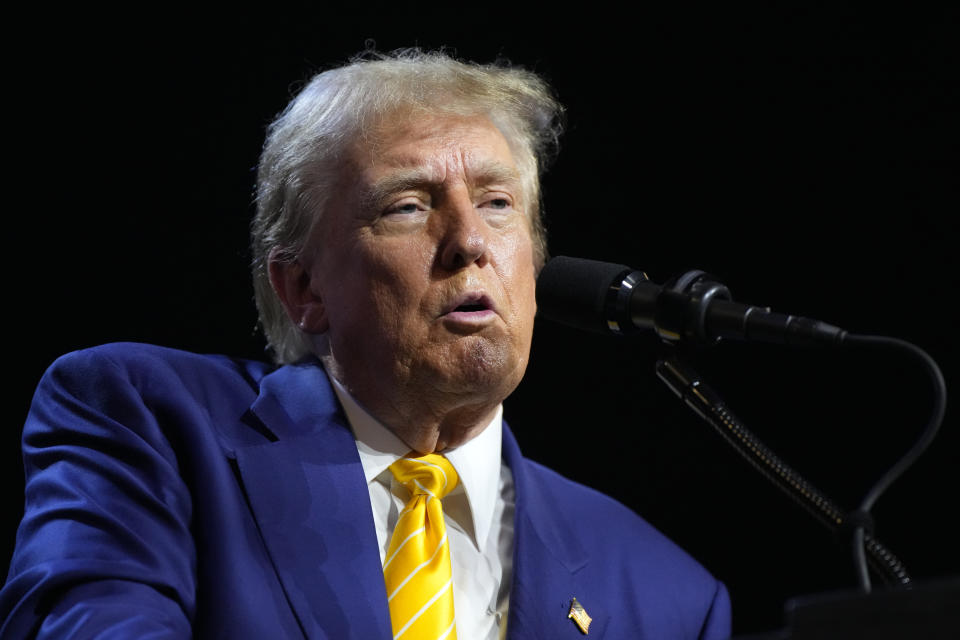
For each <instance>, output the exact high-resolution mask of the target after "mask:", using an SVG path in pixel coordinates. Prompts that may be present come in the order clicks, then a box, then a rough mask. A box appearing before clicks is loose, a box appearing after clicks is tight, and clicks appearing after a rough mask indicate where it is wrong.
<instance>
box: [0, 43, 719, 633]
mask: <svg viewBox="0 0 960 640" xmlns="http://www.w3.org/2000/svg"><path fill="white" fill-rule="evenodd" d="M559 109H560V108H559V106H558V105H557V104H556V102H555V101H554V100H553V98H552V97H551V95H550V92H549V90H548V88H547V87H546V86H545V85H544V84H543V82H542V81H541V80H540V79H538V78H537V77H536V76H534V75H532V74H530V73H527V72H524V71H521V70H517V69H509V68H497V67H481V66H477V65H468V64H463V63H460V62H457V61H454V60H452V59H450V58H449V57H447V56H444V55H441V54H422V53H419V52H406V53H402V54H399V55H397V56H394V57H389V58H381V59H368V60H361V61H357V62H354V63H352V64H350V65H347V66H345V67H342V68H339V69H334V70H331V71H327V72H325V73H322V74H319V75H318V76H317V77H315V78H314V79H313V80H312V81H311V83H310V84H309V85H308V86H307V87H306V88H305V89H304V90H303V91H302V92H301V93H300V95H299V96H297V98H296V99H294V100H293V102H292V103H291V104H290V105H289V106H288V108H287V109H286V110H285V111H284V113H283V114H281V116H280V117H279V118H278V119H277V121H276V122H274V124H273V125H272V126H271V128H270V131H269V135H268V139H267V142H266V145H265V147H264V152H263V155H262V158H261V163H260V169H259V174H258V212H257V217H256V220H255V221H254V224H253V234H252V236H253V250H254V256H255V259H254V281H255V286H256V292H257V302H258V307H259V309H260V312H261V319H262V322H263V326H264V329H265V332H266V335H267V337H268V340H269V341H270V344H271V346H272V348H273V350H274V352H275V354H276V359H277V361H278V364H280V365H282V366H280V367H279V368H276V369H273V368H272V367H269V366H267V365H265V364H262V363H251V362H241V361H236V360H231V359H228V358H224V357H214V356H197V355H193V354H187V353H183V352H177V351H173V350H167V349H161V348H158V347H150V346H146V345H130V344H124V345H108V346H105V347H101V348H98V349H93V350H88V351H83V352H78V353H75V354H71V355H69V356H66V357H65V358H62V359H61V360H59V361H58V362H57V363H55V364H54V365H53V366H52V367H51V369H50V371H48V373H47V375H46V376H45V377H44V379H43V381H42V382H41V384H40V387H39V389H38V392H37V396H36V398H35V400H34V404H33V407H32V410H31V414H30V417H29V418H28V421H27V426H26V429H25V432H24V458H25V465H26V469H27V490H26V491H27V497H26V513H25V515H24V520H23V523H22V524H21V527H20V530H19V532H18V545H17V550H16V552H15V555H14V558H13V561H12V564H11V570H10V576H9V578H8V583H7V585H6V587H5V588H4V591H3V595H2V600H0V615H2V616H3V618H4V626H3V628H2V635H3V637H30V636H32V635H35V634H36V635H38V636H39V637H51V638H65V637H98V638H100V637H117V638H132V637H151V638H153V637H157V638H160V637H164V638H166V637H171V638H179V637H190V636H191V635H194V636H197V637H208V636H213V637H229V638H279V637H282V638H287V637H290V638H301V637H307V638H336V639H338V640H339V639H343V638H358V639H370V638H389V637H394V638H398V637H402V638H411V639H413V638H417V639H419V638H441V637H446V638H453V637H459V638H461V639H472V638H503V637H508V638H515V639H520V638H550V639H554V638H567V637H569V638H574V637H581V636H582V634H584V633H587V634H589V635H590V636H593V637H600V638H651V639H658V640H659V639H665V638H698V637H702V638H722V637H726V635H728V632H729V603H728V600H727V596H726V592H725V590H724V588H723V586H722V585H721V584H720V583H718V582H717V581H716V580H714V579H713V578H712V577H711V576H710V575H709V574H708V573H707V572H706V571H705V570H704V569H702V568H701V567H700V566H699V565H697V564H696V563H695V562H694V561H693V560H692V559H690V558H689V557H688V556H687V555H686V554H684V553H683V552H682V551H680V550H679V549H678V548H676V547H675V546H674V545H673V544H672V543H670V542H669V541H668V540H666V539H665V538H664V537H663V536H662V535H660V534H659V533H657V532H656V531H655V530H653V529H652V528H651V527H650V526H649V525H648V524H647V523H645V522H644V521H643V520H641V519H640V518H639V517H637V516H636V515H635V514H633V513H632V512H630V511H629V510H628V509H626V508H625V507H623V506H621V505H619V504H617V503H616V502H614V501H612V500H610V499H609V498H607V497H605V496H602V495H600V494H598V493H596V492H593V491H591V490H589V489H586V488H585V487H582V486H580V485H577V484H574V483H572V482H570V481H568V480H565V479H563V478H561V477H559V476H557V475H556V474H554V473H552V472H550V471H549V470H547V469H545V468H543V467H541V466H539V465H537V464H535V463H533V462H531V461H529V460H526V459H524V458H523V457H522V456H521V455H520V452H519V450H518V448H517V444H516V442H515V440H514V439H513V436H512V434H511V432H510V431H509V429H508V428H507V427H506V425H505V424H503V423H502V421H501V402H502V401H503V399H504V398H505V397H506V396H507V395H509V394H510V393H511V392H512V391H513V389H514V388H515V387H516V385H517V384H518V383H519V381H520V379H521V378H522V376H523V373H524V371H525V369H526V365H527V359H528V356H529V350H530V341H531V335H532V329H533V318H534V314H535V311H536V308H535V307H536V305H535V302H534V286H535V278H536V273H537V270H538V269H539V267H540V266H542V264H543V261H544V256H545V247H544V241H543V231H542V227H541V224H540V222H539V206H538V205H539V188H538V171H539V170H540V168H541V167H542V163H543V159H544V157H545V155H546V154H547V153H548V151H549V149H550V146H551V144H552V143H553V142H555V139H556V134H557V127H556V122H557V120H558V115H559ZM424 473H425V474H426V475H422V474H424ZM418 474H421V475H418ZM431 483H434V484H431ZM427 485H429V486H427ZM418 553H419V554H420V555H417V554H418ZM398 566H399V567H406V568H404V569H402V570H399V571H398V569H397V567H398ZM428 627H429V631H428V630H427V628H428Z"/></svg>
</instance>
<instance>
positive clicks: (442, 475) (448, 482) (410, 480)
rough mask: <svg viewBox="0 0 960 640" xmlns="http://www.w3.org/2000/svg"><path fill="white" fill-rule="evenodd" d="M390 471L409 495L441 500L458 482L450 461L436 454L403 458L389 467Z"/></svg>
mask: <svg viewBox="0 0 960 640" xmlns="http://www.w3.org/2000/svg"><path fill="white" fill-rule="evenodd" d="M390 471H391V472H392V473H393V477H394V478H396V479H397V482H399V483H400V484H402V485H403V486H405V487H406V488H407V490H408V491H410V494H411V495H430V496H433V497H435V498H443V497H444V496H445V495H447V494H448V493H450V492H451V491H453V489H454V488H455V487H456V486H457V482H458V481H459V480H460V478H459V476H457V472H456V470H455V469H454V468H453V465H452V464H450V461H449V460H447V459H446V458H444V457H443V456H441V455H439V454H436V453H428V454H427V455H425V456H418V457H416V458H412V457H410V456H409V455H408V456H405V457H403V458H400V459H399V460H397V461H396V462H394V463H393V464H392V465H390Z"/></svg>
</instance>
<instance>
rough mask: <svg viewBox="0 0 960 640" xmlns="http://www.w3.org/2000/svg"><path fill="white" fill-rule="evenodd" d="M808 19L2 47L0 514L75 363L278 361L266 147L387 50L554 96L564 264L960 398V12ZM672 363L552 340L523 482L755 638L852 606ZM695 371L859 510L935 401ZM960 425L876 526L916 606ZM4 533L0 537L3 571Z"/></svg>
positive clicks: (753, 12) (707, 357)
mask: <svg viewBox="0 0 960 640" xmlns="http://www.w3.org/2000/svg"><path fill="white" fill-rule="evenodd" d="M716 4H718V5H719V4H720V3H716ZM805 4H806V6H803V7H802V8H801V7H799V6H798V7H788V6H786V5H783V4H778V5H777V6H776V7H771V6H759V5H758V6H752V7H749V8H747V7H745V6H743V5H741V6H739V7H738V8H735V9H731V8H730V7H719V6H712V7H709V8H704V7H698V6H695V5H691V4H688V3H683V4H677V3H674V4H672V5H671V7H670V8H663V7H660V8H656V9H649V8H634V9H632V10H631V12H626V11H625V10H616V9H612V8H611V9H603V8H601V7H593V8H591V9H590V11H589V12H586V13H584V12H580V13H575V14H574V13H565V14H562V15H561V14H558V13H556V10H554V13H553V15H548V14H542V15H541V14H537V13H535V12H533V11H532V10H528V11H521V10H519V9H518V7H516V6H512V7H506V8H499V7H490V6H473V7H469V6H466V5H464V6H462V7H458V8H450V7H440V6H419V7H417V6H406V7H404V8H402V9H401V8H382V7H375V6H370V5H361V4H360V3H357V4H356V5H355V8H352V9H351V8H343V7H341V8H332V7H330V6H322V5H314V4H309V3H302V4H290V5H287V6H286V8H282V9H281V8H280V7H275V8H273V9H270V10H267V9H257V10H252V9H251V10H241V9H232V10H229V11H226V10H225V11H224V12H222V13H220V12H216V11H213V10H205V11H203V12H199V13H198V11H197V10H196V9H192V10H186V9H184V10H175V9H172V8H170V6H169V5H157V7H156V9H155V10H154V11H151V10H150V9H145V8H143V7H138V8H137V9H136V10H135V11H134V10H127V11H126V12H125V11H121V10H90V9H84V10H82V11H80V10H73V12H72V13H71V12H66V13H65V12H64V11H63V10H59V9H51V10H50V11H49V12H48V13H43V12H40V13H34V14H33V15H30V16H20V17H14V18H11V20H10V21H9V23H8V26H7V30H8V32H10V34H17V35H19V36H20V37H22V38H23V44H21V45H18V46H17V47H16V49H15V50H11V51H9V52H8V55H7V62H8V64H7V69H8V77H7V83H6V84H7V89H8V91H7V100H6V102H7V107H8V109H7V113H8V115H7V118H6V128H7V131H6V133H7V145H5V149H6V151H7V154H6V155H7V159H6V160H7V162H6V166H8V169H7V180H6V184H7V189H6V192H7V193H6V195H7V200H6V203H5V204H6V210H7V217H6V220H7V224H8V225H9V227H8V231H7V234H6V237H7V243H8V250H7V251H6V252H5V254H6V259H7V263H8V264H7V267H6V273H7V274H8V277H7V284H8V296H7V303H6V309H7V311H6V317H7V335H8V341H9V348H8V351H7V353H8V358H9V359H10V360H12V362H8V365H7V370H8V371H10V372H13V373H12V381H13V384H12V385H8V389H10V391H11V393H10V396H9V397H10V400H9V401H8V402H7V403H6V406H7V410H6V414H7V415H6V416H5V417H6V419H5V421H4V433H3V436H2V437H3V446H2V455H3V463H2V465H3V471H4V480H5V481H6V486H7V487H8V488H7V490H6V491H7V495H6V496H5V498H6V500H7V509H6V511H7V513H9V514H16V513H19V512H20V510H21V509H22V477H21V474H20V459H19V453H18V450H17V449H18V444H17V443H18V438H19V433H20V429H21V425H22V423H23V418H24V416H25V415H26V412H27V409H28V407H29V401H30V396H31V394H32V390H33V388H34V386H35V385H36V382H37V381H38V380H39V377H40V376H41V374H42V372H43V370H44V369H45V368H46V367H47V366H48V365H49V364H50V363H51V362H52V361H53V359H54V358H56V357H57V356H58V355H60V354H62V353H64V352H67V351H71V350H74V349H78V348H82V347H87V346H92V345H95V344H99V343H103V342H110V341H117V340H136V341H144V342H153V343H159V344H163V345H167V346H173V347H179V348H183V349H188V350H194V351H201V352H222V353H228V354H231V355H235V356H241V357H252V358H259V357H262V354H263V342H262V338H261V337H260V336H259V334H258V333H257V332H256V330H255V324H256V314H255V310H254V307H253V303H252V289H251V286H250V284H249V276H248V269H247V263H248V260H249V254H248V251H247V249H246V244H247V228H248V220H249V217H250V214H251V212H252V206H251V194H252V189H253V172H254V167H255V165H256V161H257V156H258V153H259V149H260V145H261V144H262V139H263V134H264V128H265V126H266V124H267V123H268V122H269V121H270V120H271V118H272V117H273V116H274V115H275V114H276V113H277V112H278V111H279V110H280V109H282V108H283V106H284V105H285V104H286V102H287V101H288V99H289V98H290V96H291V95H292V93H293V92H294V91H295V90H296V89H297V88H298V87H299V86H302V83H303V81H304V80H306V79H307V78H309V77H310V75H311V74H312V73H314V72H316V71H318V70H321V69H323V68H327V67H329V66H333V65H335V64H337V63H340V62H343V61H345V60H346V59H347V58H349V57H350V56H351V55H352V54H354V53H357V52H358V51H360V50H361V49H363V48H364V47H365V45H366V41H367V40H368V39H372V40H373V41H375V44H376V47H377V48H378V49H380V50H391V49H394V48H398V47H404V46H411V45H419V46H421V47H425V48H436V47H440V46H446V47H448V48H449V49H450V50H451V51H453V52H455V53H456V54H458V55H459V56H462V57H465V58H469V59H474V60H478V61H481V62H490V61H493V60H494V59H496V58H498V57H500V58H507V59H509V60H510V61H512V62H513V63H515V64H520V65H523V66H525V67H527V68H530V69H533V70H535V71H538V72H540V73H541V74H543V75H544V76H545V77H546V78H547V79H548V80H549V81H550V82H551V83H552V84H553V85H554V86H555V87H556V90H557V92H558V94H559V97H560V99H561V101H562V102H563V103H564V104H565V105H566V106H567V107H568V113H567V120H568V131H567V133H566V135H565V137H564V139H563V142H562V150H561V154H560V156H559V158H558V160H557V161H556V162H555V163H554V166H553V167H552V169H551V171H550V173H549V174H548V175H547V177H546V178H545V181H544V193H545V199H546V213H547V216H548V229H549V234H550V248H551V253H553V254H554V255H576V256H584V257H592V258H596V259H602V260H607V261H612V262H622V263H626V264H630V265H632V266H635V267H637V268H642V269H644V270H645V271H647V273H648V274H649V275H650V276H651V278H652V279H654V280H657V281H662V280H664V279H666V278H668V277H669V276H671V275H675V274H677V273H679V272H682V271H685V270H687V269H691V268H701V269H706V270H708V271H711V272H712V273H714V274H716V275H718V276H719V277H720V278H721V279H722V280H723V281H724V282H725V283H726V284H728V285H729V286H730V288H731V290H732V291H733V294H734V296H735V298H736V299H738V300H740V301H744V302H752V303H757V304H763V305H770V306H772V307H774V308H775V309H778V310H782V311H786V312H791V313H797V314H804V315H809V316H813V317H817V318H820V319H822V320H825V321H828V322H831V323H833V324H837V325H840V326H843V327H845V328H847V329H849V330H851V331H856V332H862V333H878V334H885V335H893V336H897V337H900V338H904V339H907V340H910V341H912V342H914V343H916V344H918V345H919V346H921V347H923V348H924V349H926V350H927V351H929V352H930V353H931V354H932V355H933V356H934V358H936V359H937V361H938V362H939V363H940V365H941V367H942V368H943V370H944V374H945V376H946V378H947V383H948V388H949V387H950V384H951V381H952V380H954V379H955V378H956V375H957V366H958V360H957V356H956V348H957V339H956V338H955V334H954V332H953V329H954V325H955V324H956V323H957V320H958V313H957V311H956V308H955V306H956V305H955V301H954V296H955V295H956V291H957V284H958V283H957V275H956V273H957V267H958V260H957V258H956V251H957V249H956V247H955V232H954V230H955V228H956V221H955V218H956V216H957V213H958V211H960V206H958V205H960V197H958V180H957V176H958V175H960V173H958V168H960V167H958V161H957V157H958V156H957V153H958V146H960V145H958V143H960V130H958V125H957V118H958V112H957V106H958V101H957V97H958V95H957V62H958V60H957V55H956V53H957V49H956V47H957V40H956V38H957V36H956V34H957V27H958V22H957V19H956V18H957V16H956V13H955V12H951V11H947V10H944V9H941V8H938V7H930V6H927V7H920V6H918V5H916V4H913V3H911V4H910V5H909V8H907V5H904V6H903V7H901V8H899V9H897V8H890V9H878V8H876V7H872V8H870V9H854V8H851V7H850V6H847V5H845V4H844V3H805ZM11 289H12V291H11ZM659 351H660V349H659V346H658V343H657V341H656V340H655V339H654V338H653V337H651V336H646V337H642V338H640V339H637V340H634V341H623V340H616V339H613V338H606V337H602V336H591V335H586V334H579V333H575V332H573V331H572V330H567V329H564V328H560V327H557V326H552V325H550V324H549V323H547V322H543V321H538V326H537V332H536V336H535V340H534V353H533V355H532V360H531V366H530V369H529V370H528V373H527V376H526V379H525V381H524V383H523V384H522V385H521V387H520V388H519V389H518V390H517V392H516V393H515V394H514V395H513V396H512V397H511V398H510V399H508V401H507V405H506V415H507V419H508V420H509V421H510V422H511V424H512V425H513V427H514V430H515V432H516V433H517V436H518V439H519V440H520V444H521V446H522V447H523V449H524V451H525V453H526V454H527V455H528V456H529V457H532V458H534V459H537V460H540V461H542V462H545V463H547V464H549V465H550V466H552V467H554V468H556V469H558V470H559V471H561V472H562V473H564V474H566V475H568V476H570V477H573V478H574V479H577V480H579V481H581V482H584V483H587V484H590V485H592V486H595V487H597V488H599V489H601V490H603V491H605V492H607V493H610V494H612V495H614V496H615V497H617V498H618V499H620V500H621V501H623V502H625V503H626V504H628V505H629V506H630V507H632V508H633V509H635V510H636V511H638V512H639V513H641V514H643V515H644V516H645V517H646V518H647V519H649V520H650V521H651V522H653V523H654V524H655V525H656V526H657V527H659V528H660V529H661V530H663V531H664V532H666V533H667V534H668V535H669V536H670V537H672V538H673V539H675V540H676V541H678V542H679V543H680V544H681V545H683V546H684V547H685V548H687V549H688V550H689V551H690V552H691V553H692V554H693V555H694V556H696V557H697V558H698V559H699V560H700V561H701V562H703V563H704V564H705V565H706V566H707V567H708V568H709V569H710V570H711V571H712V572H714V573H715V574H716V575H717V576H718V577H720V578H721V579H723V580H724V581H725V582H726V584H727V585H728V587H729V588H730V591H731V594H732V598H733V603H734V611H735V621H734V624H735V631H737V632H738V633H742V632H752V631H761V630H765V629H771V628H775V627H778V626H780V624H781V621H782V618H781V612H782V606H783V603H784V601H785V599H787V598H788V597H791V596H795V595H801V594H809V593H816V592H822V591H830V590H836V589H845V588H849V587H852V586H853V585H854V581H853V571H852V568H851V561H850V560H849V553H848V552H847V549H846V546H844V545H842V544H840V542H839V541H838V540H836V539H835V538H834V537H832V535H831V534H830V533H829V532H828V531H827V530H826V529H823V528H822V527H821V526H820V525H818V524H817V523H815V522H813V521H812V520H810V519H809V517H808V516H807V515H806V514H805V513H803V512H801V511H800V510H799V509H797V508H796V507H794V506H793V505H792V504H790V503H788V502H787V501H786V500H784V499H783V498H781V496H780V495H779V494H778V493H777V492H776V491H775V490H774V489H772V488H769V487H768V486H767V485H766V484H765V483H764V482H763V481H762V480H761V478H760V477H759V476H758V475H757V474H756V473H755V472H754V471H753V470H752V469H751V468H749V467H748V466H747V465H746V464H745V463H744V462H742V461H741V460H740V459H739V458H737V457H736V455H735V454H734V453H733V452H732V451H730V450H728V448H727V447H726V446H725V445H724V444H723V443H722V442H721V441H720V439H719V437H718V436H716V435H715V434H714V433H712V432H711V431H710V430H709V428H708V427H706V426H705V425H703V424H701V423H700V422H698V420H697V419H696V418H695V417H693V416H692V414H690V413H689V412H688V411H687V410H686V409H685V408H684V407H682V406H681V405H680V404H678V403H677V402H676V401H675V400H674V399H673V397H672V395H670V393H669V392H668V391H667V390H666V389H665V388H664V387H663V386H662V385H661V384H660V383H659V382H658V381H657V379H656V378H655V376H654V375H653V364H654V362H655V359H656V357H657V355H658V353H659ZM695 361H696V362H697V363H698V364H699V366H701V368H702V369H703V371H704V372H705V374H707V378H708V379H709V380H710V381H711V382H712V383H713V386H714V387H715V388H717V389H718V390H719V391H720V392H721V393H723V394H724V396H725V397H726V399H727V400H728V402H729V404H730V405H731V406H732V407H733V408H734V409H735V410H736V411H737V413H738V414H739V415H740V416H741V418H743V419H744V420H745V422H746V423H747V424H748V425H750V426H751V427H752V428H753V429H754V430H755V431H756V432H757V433H758V434H759V435H761V437H763V438H764V439H765V440H766V441H767V443H768V444H770V445H771V446H772V447H773V448H774V449H775V450H777V451H778V452H779V453H780V454H781V455H782V456H783V457H784V458H786V459H787V460H788V461H789V462H790V463H791V464H792V465H793V466H795V467H796V468H798V469H799V470H800V471H802V472H803V473H805V474H806V475H807V476H808V477H809V478H810V479H811V480H812V481H813V482H814V484H816V485H818V486H819V487H820V488H822V489H823V490H825V491H826V492H827V493H828V494H831V495H832V496H833V497H834V498H835V499H836V500H837V501H839V502H841V503H842V504H844V505H846V506H849V507H853V506H854V505H855V504H856V502H857V501H858V500H859V499H860V497H861V496H862V494H863V493H864V491H865V490H866V488H867V487H868V486H869V485H870V484H871V483H872V481H873V480H875V479H876V478H877V477H878V475H879V473H880V472H881V471H882V470H883V469H884V468H886V467H887V466H889V465H890V464H891V463H892V462H893V461H894V460H895V459H896V457H897V456H898V455H899V453H900V452H902V451H904V450H905V448H906V447H907V446H909V444H910V443H911V442H912V441H913V439H914V438H915V437H916V435H917V434H918V432H919V430H920V428H921V426H922V424H923V422H924V421H925V420H926V417H927V412H928V411H929V406H930V397H931V396H930V391H929V386H928V385H927V384H926V382H925V380H924V378H923V374H922V373H921V372H920V370H919V369H918V368H916V367H915V366H914V365H913V364H911V363H909V362H907V361H904V360H903V359H901V358H899V357H896V356H887V355H883V356H877V355H872V354H860V353H852V352H847V351H843V352H828V351H820V350H815V351H797V350H793V349H789V348H781V347H767V346H763V347H760V346H753V345H739V344H721V345H719V346H717V347H715V348H713V349H711V350H710V351H709V352H707V353H702V354H695ZM952 415H953V412H952V411H950V410H948V413H947V419H946V421H945V424H944V429H943V432H942V434H941V436H940V437H939V439H938V440H937V442H936V443H935V444H934V447H933V449H932V450H931V451H929V452H928V453H927V454H926V455H925V456H924V457H923V458H922V459H921V460H920V462H919V463H918V464H917V465H916V466H915V467H914V468H913V469H911V470H910V471H908V472H907V474H906V475H905V476H904V477H903V479H902V480H901V481H900V482H899V483H898V484H896V485H894V486H893V488H892V489H891V490H890V491H889V493H888V494H887V495H885V496H884V497H883V498H882V499H881V500H880V502H879V504H878V505H877V507H876V509H875V512H874V513H875V516H876V519H877V523H878V530H877V533H878V537H880V538H881V539H882V540H883V541H884V542H885V543H887V544H888V545H889V546H890V547H891V548H892V549H893V550H894V551H895V552H896V553H897V554H898V555H899V556H900V557H901V558H902V560H903V561H904V562H905V563H906V565H907V567H908V568H910V569H911V571H912V573H913V574H914V576H915V578H917V579H920V580H930V579H934V578H937V577H943V576H949V575H956V574H960V553H958V551H957V546H956V540H957V538H958V531H957V526H956V522H955V521H956V518H955V516H954V513H953V512H954V510H955V507H956V489H957V485H958V482H957V479H956V476H955V468H956V466H957V462H958V455H957V448H958V445H960V437H958V435H957V433H956V430H955V426H956V425H955V424H954V420H953V419H952ZM597 526H599V527H602V526H603V523H597ZM14 530H15V528H14V524H13V522H12V521H11V523H10V524H9V525H8V526H7V527H5V528H4V529H3V531H2V533H3V538H2V543H3V548H5V549H7V550H8V551H9V549H12V546H13V539H14Z"/></svg>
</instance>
